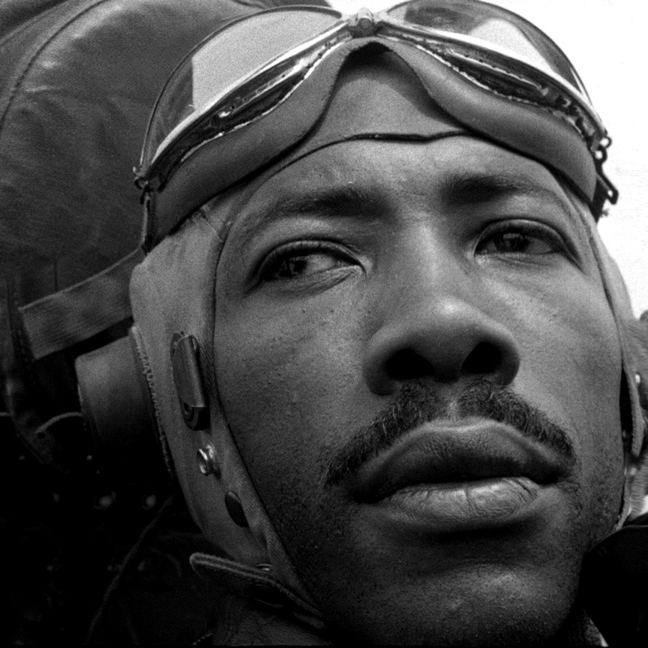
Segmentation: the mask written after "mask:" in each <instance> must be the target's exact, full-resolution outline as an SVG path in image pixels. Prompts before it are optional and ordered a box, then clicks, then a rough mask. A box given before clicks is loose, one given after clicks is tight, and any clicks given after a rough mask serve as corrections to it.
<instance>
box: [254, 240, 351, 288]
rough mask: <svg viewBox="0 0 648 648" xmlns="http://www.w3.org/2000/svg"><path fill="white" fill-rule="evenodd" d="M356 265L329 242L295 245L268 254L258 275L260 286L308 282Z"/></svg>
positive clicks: (299, 243)
mask: <svg viewBox="0 0 648 648" xmlns="http://www.w3.org/2000/svg"><path fill="white" fill-rule="evenodd" d="M352 265H357V262H356V261H355V260H354V259H353V258H352V257H351V256H350V254H349V252H348V251H347V250H346V249H344V248H343V247H342V246H340V245H337V244H334V243H330V242H328V241H298V242H296V243H290V244H287V245H284V246H281V247H279V248H277V249H275V250H274V251H273V252H271V253H270V254H269V255H268V257H267V258H266V259H265V261H264V262H263V264H262V266H261V269H260V271H259V277H260V280H261V282H273V281H308V280H309V279H311V278H312V279H316V278H322V279H324V278H325V277H327V275H328V273H329V272H332V271H335V270H339V269H341V268H345V267H349V266H352Z"/></svg>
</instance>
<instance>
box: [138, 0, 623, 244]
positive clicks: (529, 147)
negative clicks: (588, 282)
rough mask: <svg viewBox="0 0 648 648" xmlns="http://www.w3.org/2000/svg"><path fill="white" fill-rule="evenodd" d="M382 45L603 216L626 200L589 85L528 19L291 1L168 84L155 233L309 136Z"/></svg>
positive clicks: (479, 10) (150, 192)
mask: <svg viewBox="0 0 648 648" xmlns="http://www.w3.org/2000/svg"><path fill="white" fill-rule="evenodd" d="M370 43H379V44H380V45H382V46H383V47H384V49H386V50H387V51H391V52H393V53H395V54H396V55H398V56H399V57H400V58H401V59H402V60H404V61H405V63H407V64H408V65H409V66H410V68H411V69H412V70H414V72H415V73H416V75H417V76H418V78H419V79H420V81H421V82H422V84H423V85H424V86H425V88H426V90H427V91H428V93H429V95H430V97H431V98H432V99H433V100H434V101H435V102H437V104H438V105H440V106H441V108H442V109H443V110H445V111H446V112H447V113H449V114H450V115H452V117H453V118H455V119H456V120H458V121H459V122H460V123H462V124H463V125H465V126H466V127H467V128H468V129H470V130H472V131H476V132H477V133H478V134H482V135H485V136H487V137H488V138H489V139H492V140H495V141H496V142H499V143H501V144H503V145H504V146H507V147H509V148H512V149H513V150H515V151H519V152H521V153H523V154H525V155H528V156H530V157H532V158H534V159H537V160H539V161H540V162H542V163H544V164H546V165H547V166H549V167H550V168H552V169H554V170H556V171H557V172H559V173H560V174H562V176H564V177H565V178H566V179H567V180H568V181H569V182H570V184H571V185H572V187H573V188H574V189H575V190H576V191H577V192H578V193H579V194H580V195H581V197H583V198H584V199H585V200H586V201H587V202H588V203H589V205H590V207H591V208H592V211H593V212H594V213H595V216H597V217H598V214H599V213H600V210H601V208H602V206H603V204H604V203H605V201H606V200H609V201H610V202H611V203H614V202H616V200H617V197H618V193H617V191H616V189H615V187H614V186H613V185H612V183H611V182H610V181H609V180H608V179H607V178H606V177H605V174H604V173H603V168H602V167H603V163H604V161H605V159H606V148H607V147H608V146H609V144H610V139H609V138H608V136H607V133H606V130H605V128H604V126H603V124H602V122H601V120H600V118H599V117H598V115H597V114H596V112H595V110H594V108H593V107H592V105H591V102H590V99H589V97H588V95H587V92H586V90H585V87H584V86H583V83H582V82H581V80H580V78H579V76H578V74H577V72H576V71H575V69H574V67H573V66H572V65H571V63H570V62H569V60H568V59H567V57H566V56H565V54H564V53H563V52H562V51H561V50H560V48H559V47H558V46H557V45H556V44H555V43H554V42H553V41H552V40H551V39H550V38H549V37H548V36H546V35H545V34H544V33H543V32H541V31H540V30H539V29H538V28H536V27H535V26H534V25H532V24H531V23H529V22H528V21H526V20H524V19H523V18H521V17H520V16H517V15H516V14H514V13H511V12H509V11H507V10H505V9H502V8H500V7H496V6H494V5H491V4H488V3H485V2H479V1H477V0H413V1H410V2H405V3H403V4H399V5H396V6H395V7H392V8H390V9H387V10H385V11H382V12H379V13H375V14H374V13H371V12H370V11H368V10H366V9H363V10H361V11H360V12H358V13H357V14H356V15H354V16H343V15H341V14H340V13H339V12H337V11H335V10H333V9H329V8H321V7H307V6H291V7H283V8H277V9H271V10H269V11H265V12H261V13H257V14H254V15H252V16H248V17H245V18H242V19H239V20H236V21H234V22H231V23H229V24H227V25H226V26H225V27H223V28H221V29H220V30H219V31H217V32H215V33H214V34H212V35H211V36H210V37H209V38H208V39H206V40H205V41H203V42H202V43H201V44H200V45H199V46H198V47H197V48H196V49H195V50H194V51H193V53H191V54H190V55H189V56H188V57H187V58H186V59H185V60H184V61H183V62H182V63H181V64H180V65H179V66H178V68H177V69H176V70H175V72H174V74H173V75H172V77H171V78H170V79H169V81H168V82H167V84H166V86H165V88H164V90H163V91H162V94H161V96H160V98H159V99H158V102H157V104H156V106H155V109H154V111H153V114H152V117H151V120H150V122H149V127H148V131H147V135H146V140H145V144H144V148H143V152H142V157H141V163H140V170H139V172H138V182H139V184H140V186H141V187H142V188H143V189H144V192H145V195H146V196H147V201H148V221H149V222H148V224H147V239H148V244H149V245H153V244H155V243H156V242H157V241H158V240H160V238H162V237H163V236H164V235H165V234H167V233H169V232H170V231H171V230H173V229H174V228H175V227H176V226H177V225H178V224H179V223H180V222H181V221H182V220H183V219H184V218H185V217H186V216H187V215H188V214H189V213H191V212H192V211H193V210H194V209H195V208H197V207H198V206H200V204H202V203H204V202H205V201H206V200H208V199H209V198H211V197H212V196H214V195H216V194H217V193H219V192H220V191H222V190H224V189H226V188H227V187H229V186H231V185H233V184H234V183H236V182H238V181H239V180H241V179H242V178H244V177H245V176H246V175H247V174H249V173H251V172H252V171H255V170H258V169H259V168H261V167H262V166H263V165H264V164H268V163H270V162H271V161H272V160H273V159H275V158H276V157H277V156H278V155H280V154H281V153H282V152H284V151H286V150H287V149H289V148H290V147H291V146H294V145H295V144H297V143H298V142H299V141H300V140H301V139H303V138H304V137H305V135H306V133H307V132H308V131H309V130H310V129H311V128H312V127H313V125H314V124H315V123H316V121H317V119H318V118H319V117H320V115H321V114H322V112H324V110H325V104H326V100H327V98H328V96H329V95H330V94H331V91H332V87H333V86H334V84H335V78H336V75H337V73H338V72H339V69H340V67H341V66H342V65H343V63H344V61H345V60H346V58H347V57H348V56H349V55H350V54H351V52H353V51H358V50H359V49H361V48H362V47H366V46H367V45H368V44H370ZM358 101H360V102H361V101H362V97H358Z"/></svg>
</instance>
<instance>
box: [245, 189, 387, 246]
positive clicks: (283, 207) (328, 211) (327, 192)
mask: <svg viewBox="0 0 648 648" xmlns="http://www.w3.org/2000/svg"><path fill="white" fill-rule="evenodd" d="M379 202H380V201H379V199H378V197H377V196H376V195H375V194H374V193H373V192H372V191H370V190H368V189H366V188H364V187H359V186H357V185H345V186H341V187H325V188H323V189H315V190H314V191H313V192H311V193H308V194H304V195H289V196H283V197H280V198H277V199H275V200H271V201H269V202H267V203H265V204H264V205H263V206H262V207H261V208H260V209H258V210H255V211H253V212H252V213H250V214H248V218H247V219H246V220H247V222H246V223H243V224H242V226H241V231H240V234H239V237H240V241H241V243H242V244H243V245H247V244H248V243H249V242H250V241H251V240H252V239H254V237H255V236H256V235H257V234H259V232H261V231H262V230H263V229H264V228H265V227H266V226H267V225H268V224H269V223H271V222H274V221H278V220H282V219H284V218H290V217H293V216H303V215H309V214H317V215H318V216H323V217H325V218H326V217H328V218H333V217H342V218H344V217H349V216H361V215H363V214H367V213H370V212H374V213H375V211H374V210H375V208H377V206H378V203H379Z"/></svg>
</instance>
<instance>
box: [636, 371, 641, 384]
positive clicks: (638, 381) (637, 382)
mask: <svg viewBox="0 0 648 648" xmlns="http://www.w3.org/2000/svg"><path fill="white" fill-rule="evenodd" d="M635 383H636V384H637V385H641V376H640V375H639V374H638V373H636V374H635Z"/></svg>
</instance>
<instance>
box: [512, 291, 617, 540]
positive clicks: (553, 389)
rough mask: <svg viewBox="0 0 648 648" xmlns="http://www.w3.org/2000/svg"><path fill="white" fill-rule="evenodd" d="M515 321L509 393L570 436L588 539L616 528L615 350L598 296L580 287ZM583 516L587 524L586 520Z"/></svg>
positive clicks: (540, 301) (539, 301) (543, 299)
mask: <svg viewBox="0 0 648 648" xmlns="http://www.w3.org/2000/svg"><path fill="white" fill-rule="evenodd" d="M525 310H526V311H527V313H528V312H529V311H532V312H533V316H532V317H528V316H526V317H524V318H523V319H520V318H519V316H518V317H517V318H516V316H515V314H512V315H511V319H510V321H511V322H512V325H513V326H515V327H516V328H517V329H518V335H517V337H518V339H519V341H520V344H521V346H522V364H521V367H520V373H519V374H518V377H517V379H516V383H515V388H516V389H517V390H518V391H520V392H521V393H523V394H525V395H527V396H528V398H529V400H530V401H531V402H532V403H533V404H534V405H537V406H538V407H540V408H541V409H542V410H543V411H545V413H547V414H548V415H549V416H550V417H551V418H552V419H553V420H554V421H555V422H556V423H558V424H559V425H561V427H563V428H564V429H565V430H567V431H568V432H569V434H570V437H571V441H572V444H573V446H574V449H575V452H576V455H577V457H578V462H579V466H578V470H577V475H576V479H577V481H578V482H579V483H578V484H577V488H578V489H579V491H580V492H581V498H580V499H581V503H582V513H583V515H584V516H585V518H587V521H588V523H589V524H590V525H591V528H592V529H593V534H594V535H597V534H599V535H600V534H601V533H606V532H607V530H608V529H609V525H610V524H611V523H613V522H614V521H616V516H617V514H618V511H619V506H620V498H621V493H622V486H623V444H622V433H621V413H620V407H619V396H620V390H621V376H622V365H621V350H620V344H619V339H618V333H617V329H616V324H615V321H614V318H613V316H612V313H611V311H610V308H609V306H608V304H607V301H606V299H605V296H604V294H603V291H602V289H600V288H599V287H598V286H591V285H589V284H587V283H584V282H582V281H581V282H574V284H573V285H572V284H570V283H566V284H565V285H564V286H562V289H561V290H560V291H556V290H554V291H551V292H549V291H547V293H546V294H542V293H540V294H538V295H537V296H536V297H535V298H534V300H533V303H532V307H531V308H527V309H524V308H518V309H516V312H517V313H520V312H525ZM588 516H589V517H588Z"/></svg>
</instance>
